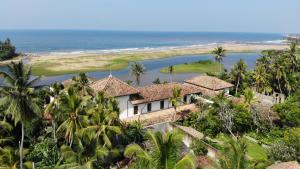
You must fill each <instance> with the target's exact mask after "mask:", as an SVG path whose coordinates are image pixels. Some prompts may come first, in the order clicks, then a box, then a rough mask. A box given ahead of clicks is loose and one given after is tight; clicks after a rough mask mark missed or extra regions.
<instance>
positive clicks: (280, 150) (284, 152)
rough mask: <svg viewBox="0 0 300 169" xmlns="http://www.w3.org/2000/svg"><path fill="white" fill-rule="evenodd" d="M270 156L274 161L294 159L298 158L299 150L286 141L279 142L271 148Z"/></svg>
mask: <svg viewBox="0 0 300 169" xmlns="http://www.w3.org/2000/svg"><path fill="white" fill-rule="evenodd" d="M268 158H269V159H270V160H272V161H283V162H285V161H293V160H297V152H296V150H295V149H294V148H293V147H289V146H288V145H286V144H285V143H284V142H277V143H275V144H274V145H273V146H271V147H270V148H269V150H268Z"/></svg>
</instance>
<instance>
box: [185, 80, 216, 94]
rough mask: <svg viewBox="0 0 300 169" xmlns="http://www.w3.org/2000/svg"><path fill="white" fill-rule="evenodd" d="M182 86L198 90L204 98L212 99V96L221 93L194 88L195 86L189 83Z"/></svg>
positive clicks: (198, 87)
mask: <svg viewBox="0 0 300 169" xmlns="http://www.w3.org/2000/svg"><path fill="white" fill-rule="evenodd" d="M183 85H185V86H187V87H196V88H197V89H198V91H200V92H201V94H202V95H204V96H209V97H214V96H216V95H218V94H220V93H221V91H214V90H210V89H207V88H204V87H200V86H196V85H193V84H190V83H183Z"/></svg>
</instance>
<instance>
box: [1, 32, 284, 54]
mask: <svg viewBox="0 0 300 169" xmlns="http://www.w3.org/2000/svg"><path fill="white" fill-rule="evenodd" d="M284 36H285V35H284V34H269V33H223V32H143V31H96V30H0V40H2V41H3V40H4V39H5V38H10V39H11V41H12V43H13V44H14V45H15V46H16V48H17V51H18V52H21V53H69V52H70V53H84V52H91V53H97V52H99V53H102V52H111V51H124V50H125V51H126V50H138V49H152V48H164V47H181V46H192V45H207V44H216V43H265V44H277V43H281V41H282V39H283V38H284Z"/></svg>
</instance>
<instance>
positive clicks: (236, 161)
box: [219, 139, 249, 169]
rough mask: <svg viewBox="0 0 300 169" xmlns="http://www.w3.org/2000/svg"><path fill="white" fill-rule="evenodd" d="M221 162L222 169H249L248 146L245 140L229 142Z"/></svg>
mask: <svg viewBox="0 0 300 169" xmlns="http://www.w3.org/2000/svg"><path fill="white" fill-rule="evenodd" d="M227 144H228V145H227V146H225V150H224V152H225V153H224V154H223V155H222V156H221V158H220V160H219V167H220V169H248V168H249V167H248V160H247V158H246V153H247V144H246V142H245V141H244V140H242V139H238V140H237V141H235V140H234V139H231V140H229V142H228V143H227Z"/></svg>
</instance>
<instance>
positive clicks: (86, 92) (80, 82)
mask: <svg viewBox="0 0 300 169" xmlns="http://www.w3.org/2000/svg"><path fill="white" fill-rule="evenodd" d="M72 80H73V81H74V82H75V83H74V88H75V89H76V90H77V91H79V93H80V95H81V96H92V95H93V89H92V88H91V87H90V80H89V78H88V77H87V75H86V74H85V73H79V75H78V76H75V77H73V78H72Z"/></svg>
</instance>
